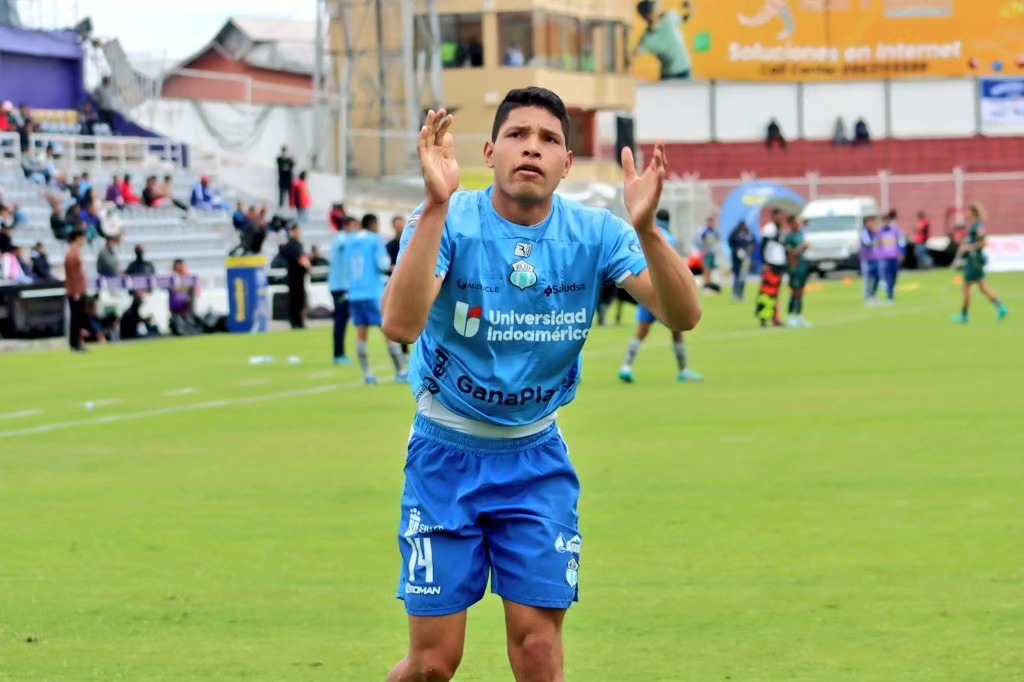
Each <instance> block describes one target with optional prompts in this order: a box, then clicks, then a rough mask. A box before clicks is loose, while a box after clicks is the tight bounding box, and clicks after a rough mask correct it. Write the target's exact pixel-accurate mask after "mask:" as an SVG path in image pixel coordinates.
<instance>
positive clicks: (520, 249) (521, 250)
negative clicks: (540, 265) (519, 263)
mask: <svg viewBox="0 0 1024 682" xmlns="http://www.w3.org/2000/svg"><path fill="white" fill-rule="evenodd" d="M531 253H533V244H527V243H525V242H519V243H518V244H516V252H515V256H516V258H529V257H530V254H531Z"/></svg>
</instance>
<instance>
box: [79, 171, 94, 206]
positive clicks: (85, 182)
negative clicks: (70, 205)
mask: <svg viewBox="0 0 1024 682" xmlns="http://www.w3.org/2000/svg"><path fill="white" fill-rule="evenodd" d="M91 189H92V180H91V179H90V178H89V171H85V172H83V173H82V177H81V178H80V179H79V180H78V188H77V191H76V192H75V197H76V198H77V199H78V200H79V202H81V201H83V200H84V199H85V195H86V193H87V192H89V191H90V190H91ZM82 208H85V206H84V205H83V206H82Z"/></svg>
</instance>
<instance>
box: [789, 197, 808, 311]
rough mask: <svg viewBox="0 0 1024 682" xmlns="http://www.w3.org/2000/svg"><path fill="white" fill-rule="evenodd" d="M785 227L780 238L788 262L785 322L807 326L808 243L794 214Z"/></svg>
mask: <svg viewBox="0 0 1024 682" xmlns="http://www.w3.org/2000/svg"><path fill="white" fill-rule="evenodd" d="M786 228H787V232H786V236H785V237H784V238H783V240H782V245H783V246H785V247H786V259H787V261H788V263H789V292H790V293H789V316H788V318H787V319H786V324H787V325H788V326H790V327H809V326H811V325H810V323H809V322H808V321H807V320H805V319H804V287H806V286H807V280H808V279H810V277H811V264H810V263H808V262H807V259H806V258H805V257H804V254H806V253H807V248H808V246H809V245H808V244H807V239H806V238H805V236H804V233H803V230H801V229H800V221H798V220H797V219H796V216H789V218H788V219H787V220H786Z"/></svg>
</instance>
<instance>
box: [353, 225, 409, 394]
mask: <svg viewBox="0 0 1024 682" xmlns="http://www.w3.org/2000/svg"><path fill="white" fill-rule="evenodd" d="M364 225H366V223H365V222H364ZM341 256H342V258H343V259H344V268H345V272H346V273H347V275H348V303H349V311H350V313H351V315H352V324H353V325H355V328H356V355H357V356H358V357H359V366H360V367H361V368H362V370H363V376H364V378H365V381H366V383H367V384H376V383H377V377H376V376H374V374H373V370H372V369H370V355H369V352H368V351H367V349H366V341H367V339H368V338H369V334H370V327H380V324H381V313H380V299H381V295H382V293H383V289H384V283H383V275H384V273H386V272H387V271H388V270H389V269H390V268H391V258H390V257H389V256H388V251H387V248H386V246H385V244H384V240H383V239H382V238H381V236H380V235H379V234H377V233H375V232H372V231H370V230H369V229H365V228H364V229H359V230H355V231H353V232H350V233H348V234H347V235H346V237H345V246H344V250H343V251H342V254H341ZM388 352H389V353H390V354H391V361H392V362H393V363H394V364H395V381H398V382H404V381H405V380H406V374H405V369H404V364H405V362H404V359H403V357H402V348H401V346H399V345H398V344H397V343H394V342H392V341H389V342H388Z"/></svg>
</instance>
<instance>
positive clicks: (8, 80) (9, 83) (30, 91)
mask: <svg viewBox="0 0 1024 682" xmlns="http://www.w3.org/2000/svg"><path fill="white" fill-rule="evenodd" d="M83 58H84V55H83V52H82V48H81V47H80V46H79V44H78V37H77V36H76V35H75V33H74V32H73V31H30V30H28V29H22V28H13V27H11V26H2V25H0V100H11V101H12V102H14V104H15V105H20V104H22V103H24V104H27V105H29V107H36V108H41V109H77V108H78V107H79V106H80V105H81V103H82V101H83V100H84V98H85V91H84V86H83V73H82V61H83Z"/></svg>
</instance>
